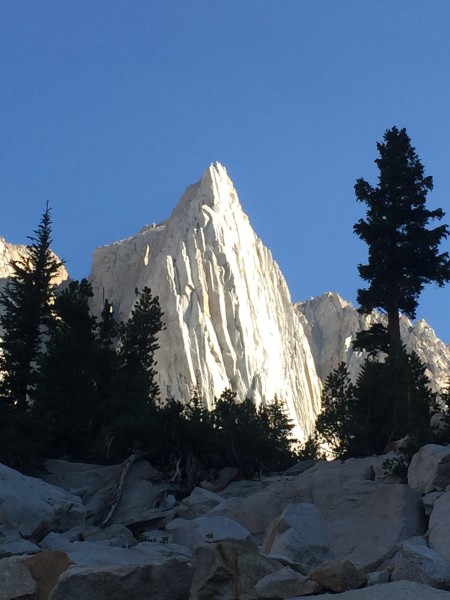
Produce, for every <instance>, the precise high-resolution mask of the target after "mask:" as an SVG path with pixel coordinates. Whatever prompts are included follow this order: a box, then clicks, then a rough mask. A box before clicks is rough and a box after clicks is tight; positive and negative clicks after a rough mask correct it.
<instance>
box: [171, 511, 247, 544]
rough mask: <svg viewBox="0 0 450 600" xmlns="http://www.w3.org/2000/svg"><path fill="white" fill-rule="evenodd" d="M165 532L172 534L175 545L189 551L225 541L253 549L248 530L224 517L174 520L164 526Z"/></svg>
mask: <svg viewBox="0 0 450 600" xmlns="http://www.w3.org/2000/svg"><path fill="white" fill-rule="evenodd" d="M166 530H167V531H168V532H169V533H171V534H172V541H173V542H174V543H175V544H180V545H181V546H185V547H186V548H190V549H195V548H196V547H197V546H199V545H200V544H204V543H211V542H223V541H225V540H227V541H232V542H236V543H238V544H242V545H244V546H248V547H250V548H255V545H254V543H253V542H252V540H251V536H250V533H249V532H248V530H247V529H245V527H243V526H242V525H239V523H236V521H232V520H231V519H227V518H226V517H198V518H197V519H192V520H187V519H175V520H174V521H172V522H171V523H169V524H168V525H167V526H166Z"/></svg>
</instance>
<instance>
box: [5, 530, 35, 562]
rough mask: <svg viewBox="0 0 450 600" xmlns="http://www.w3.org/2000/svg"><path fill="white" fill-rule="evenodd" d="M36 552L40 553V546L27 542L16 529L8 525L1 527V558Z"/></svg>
mask: <svg viewBox="0 0 450 600" xmlns="http://www.w3.org/2000/svg"><path fill="white" fill-rule="evenodd" d="M35 552H40V548H39V546H37V545H36V544H34V543H33V542H30V541H29V540H25V539H24V538H23V537H22V536H21V535H20V533H19V531H18V529H17V528H16V527H11V526H10V525H8V524H7V523H5V524H3V525H1V526H0V558H5V557H7V556H14V555H20V554H34V553H35Z"/></svg>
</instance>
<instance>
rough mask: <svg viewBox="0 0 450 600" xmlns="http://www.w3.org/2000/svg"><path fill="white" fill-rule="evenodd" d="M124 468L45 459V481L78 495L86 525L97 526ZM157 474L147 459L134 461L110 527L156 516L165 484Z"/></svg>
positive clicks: (147, 520)
mask: <svg viewBox="0 0 450 600" xmlns="http://www.w3.org/2000/svg"><path fill="white" fill-rule="evenodd" d="M123 468H124V463H122V464H119V465H108V466H102V465H92V464H85V463H76V462H67V461H64V460H47V461H46V470H47V472H46V473H44V474H43V475H42V477H43V479H45V481H47V482H49V483H52V484H54V485H57V486H59V487H61V488H63V489H65V490H68V491H71V492H72V493H74V494H77V495H78V496H79V497H80V498H81V499H82V500H83V503H84V504H85V506H86V510H87V521H88V523H90V524H92V523H96V522H97V521H98V518H99V515H100V514H101V513H102V509H103V507H104V506H105V503H106V504H107V503H108V500H109V498H110V496H111V494H112V492H113V491H114V488H115V486H116V484H117V483H118V481H119V478H120V475H121V473H122V470H123ZM159 479H160V474H159V472H158V471H157V470H156V469H154V468H153V467H152V466H151V464H150V463H149V462H148V461H146V460H139V461H136V462H134V463H133V464H132V465H131V467H130V469H129V471H128V473H127V476H126V479H125V483H124V486H123V488H122V493H121V497H120V502H119V504H118V506H117V508H116V510H115V511H114V513H113V515H112V518H111V520H110V521H109V524H110V525H113V524H123V525H130V524H133V523H141V522H144V521H146V522H150V521H151V520H155V519H156V518H157V516H158V511H155V506H159V504H160V503H161V502H162V501H163V499H164V497H165V495H166V492H167V489H168V484H167V483H161V482H160V481H159Z"/></svg>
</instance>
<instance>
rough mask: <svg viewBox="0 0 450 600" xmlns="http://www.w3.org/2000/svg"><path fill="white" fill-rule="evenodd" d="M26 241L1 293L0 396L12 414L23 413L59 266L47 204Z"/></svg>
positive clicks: (49, 320)
mask: <svg viewBox="0 0 450 600" xmlns="http://www.w3.org/2000/svg"><path fill="white" fill-rule="evenodd" d="M29 240H30V241H31V244H30V245H29V246H28V254H27V255H26V256H24V257H23V258H21V259H20V260H17V261H14V262H13V263H12V267H13V275H12V278H11V280H10V281H9V283H8V284H7V286H6V288H5V289H4V290H3V291H2V292H1V293H0V308H1V309H2V313H1V315H0V325H1V327H2V329H3V337H2V340H1V342H0V348H1V350H2V355H1V357H0V370H1V371H2V373H3V378H2V381H1V395H2V397H3V399H4V400H6V402H7V404H9V406H10V407H11V408H13V409H14V410H22V411H23V410H26V409H27V407H28V403H29V400H28V399H29V394H30V392H32V390H33V388H34V385H35V383H36V363H37V359H38V356H39V353H40V351H41V350H42V345H43V340H44V338H45V336H46V334H47V333H48V331H49V329H50V328H51V325H52V321H53V308H52V303H53V298H54V290H55V284H54V278H55V275H56V274H57V273H58V271H59V269H60V268H61V266H62V264H63V263H62V262H61V261H60V260H58V259H57V258H56V257H55V255H54V254H53V253H52V251H51V250H50V244H51V242H52V239H51V209H50V207H49V206H48V204H47V206H46V208H45V210H44V213H43V215H42V218H41V221H40V223H39V226H38V228H37V229H36V231H34V236H31V237H29Z"/></svg>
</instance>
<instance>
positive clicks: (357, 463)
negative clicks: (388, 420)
mask: <svg viewBox="0 0 450 600" xmlns="http://www.w3.org/2000/svg"><path fill="white" fill-rule="evenodd" d="M383 460H384V457H382V456H381V457H370V458H364V459H357V460H356V459H351V460H348V461H345V462H344V463H341V462H340V461H330V462H326V461H320V462H318V463H317V464H316V465H315V466H314V467H312V468H310V469H308V470H307V471H305V472H304V473H302V474H301V475H299V476H298V477H284V478H279V479H278V480H273V481H272V482H269V484H268V485H267V487H265V488H262V489H261V485H260V488H259V490H258V491H257V492H256V493H253V494H249V495H247V496H241V497H238V498H227V499H226V500H224V501H223V502H222V503H221V504H219V505H217V506H216V507H215V508H213V509H212V510H211V511H210V512H209V513H208V515H210V516H212V515H223V516H226V517H228V518H230V519H233V520H235V521H237V522H238V523H240V524H241V525H243V526H244V527H246V528H247V529H248V530H249V531H250V533H251V534H252V536H253V538H254V540H255V541H256V542H257V543H261V542H262V540H263V536H265V534H266V531H267V529H268V527H269V525H270V524H271V523H272V521H273V520H274V519H275V518H276V517H278V516H279V515H280V514H281V513H282V512H283V510H284V509H285V508H286V506H287V505H288V504H290V503H291V504H299V503H301V502H306V503H314V505H315V506H316V507H317V508H318V509H319V511H320V513H321V516H322V519H323V523H324V528H325V530H326V532H327V535H328V537H329V539H330V542H331V546H332V548H333V550H334V552H335V554H336V556H338V557H340V558H347V559H348V560H351V561H352V562H353V563H354V564H355V565H357V566H358V567H363V566H367V565H370V564H372V563H374V562H376V561H378V560H380V559H381V558H382V557H383V556H384V555H385V554H386V553H387V552H389V551H390V550H391V548H393V547H394V546H395V544H397V543H399V542H401V541H403V540H405V539H408V538H409V537H411V536H413V535H422V534H423V533H424V532H425V530H426V524H425V516H424V512H423V506H422V502H421V495H420V494H419V493H418V492H416V491H414V490H412V489H411V488H409V487H408V486H407V485H405V484H400V483H387V482H384V481H383V480H378V479H374V472H375V471H376V470H377V469H378V466H379V465H380V464H382V462H383ZM368 515H370V518H368Z"/></svg>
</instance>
